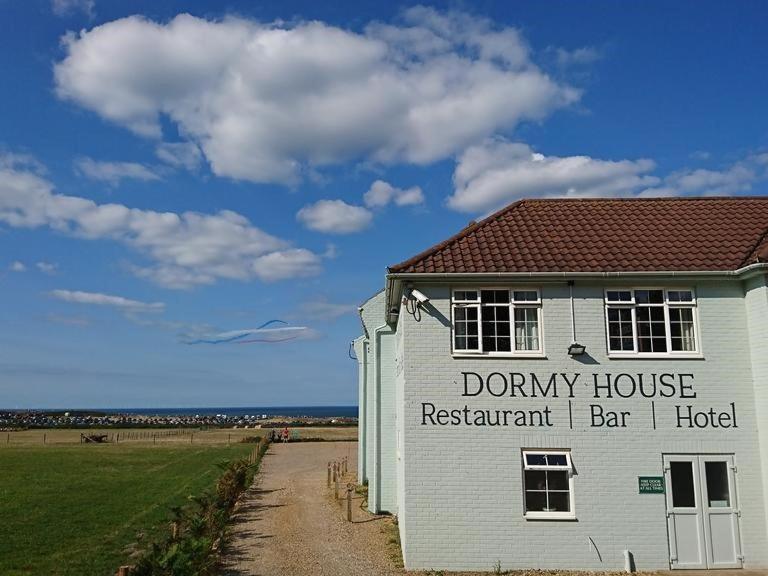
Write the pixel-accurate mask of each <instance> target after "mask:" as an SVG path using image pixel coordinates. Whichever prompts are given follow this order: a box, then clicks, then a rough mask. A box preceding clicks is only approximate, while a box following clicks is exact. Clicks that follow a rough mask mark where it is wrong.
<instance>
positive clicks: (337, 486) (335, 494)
mask: <svg viewBox="0 0 768 576" xmlns="http://www.w3.org/2000/svg"><path fill="white" fill-rule="evenodd" d="M333 485H334V486H335V488H334V496H335V498H336V500H338V499H339V479H338V478H336V480H334V483H333Z"/></svg>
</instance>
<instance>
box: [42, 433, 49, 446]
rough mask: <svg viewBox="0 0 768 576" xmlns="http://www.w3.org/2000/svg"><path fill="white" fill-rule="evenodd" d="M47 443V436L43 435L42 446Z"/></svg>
mask: <svg viewBox="0 0 768 576" xmlns="http://www.w3.org/2000/svg"><path fill="white" fill-rule="evenodd" d="M47 441H48V434H43V444H45V443H46V442H47Z"/></svg>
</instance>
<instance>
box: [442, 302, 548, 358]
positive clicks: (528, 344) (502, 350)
mask: <svg viewBox="0 0 768 576" xmlns="http://www.w3.org/2000/svg"><path fill="white" fill-rule="evenodd" d="M452 309H453V349H454V351H456V352H468V353H480V354H490V355H495V354H530V353H540V352H541V350H542V342H541V329H540V326H541V297H540V295H539V291H538V290H536V289H527V288H526V289H508V288H487V289H486V288H481V289H461V290H454V291H453V300H452Z"/></svg>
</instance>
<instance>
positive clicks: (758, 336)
mask: <svg viewBox="0 0 768 576" xmlns="http://www.w3.org/2000/svg"><path fill="white" fill-rule="evenodd" d="M746 288H747V292H746V296H745V303H746V307H747V321H748V326H749V348H750V353H751V356H752V373H753V375H754V380H755V411H756V415H757V423H758V428H759V430H758V432H759V436H760V459H761V462H762V478H763V493H764V494H765V495H766V517H765V522H766V530H768V287H766V276H763V275H761V276H757V277H755V278H752V279H750V280H749V281H747V282H746Z"/></svg>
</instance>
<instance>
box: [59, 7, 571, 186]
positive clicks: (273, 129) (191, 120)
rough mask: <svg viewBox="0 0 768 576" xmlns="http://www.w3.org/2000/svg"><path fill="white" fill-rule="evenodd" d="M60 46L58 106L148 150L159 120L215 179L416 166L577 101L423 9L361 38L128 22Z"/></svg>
mask: <svg viewBox="0 0 768 576" xmlns="http://www.w3.org/2000/svg"><path fill="white" fill-rule="evenodd" d="M63 44H64V49H65V51H66V56H65V57H64V59H63V60H61V61H60V62H58V63H57V64H56V66H55V82H56V91H57V93H58V95H59V96H60V97H61V98H64V99H67V100H70V101H73V102H76V103H77V104H79V105H80V106H83V107H85V108H87V109H90V110H93V111H95V112H96V113H97V114H99V115H100V116H102V117H103V118H106V119H108V120H110V121H112V122H115V123H118V124H121V125H123V126H126V127H127V128H129V129H130V130H132V131H134V132H135V133H137V134H140V135H143V136H145V137H150V138H160V137H161V136H162V129H161V116H163V117H165V118H167V119H168V120H169V121H170V122H172V123H173V124H175V126H176V128H177V130H178V131H179V132H180V133H182V134H183V135H184V137H185V138H188V139H190V140H192V141H193V142H195V143H196V144H197V145H199V146H200V149H201V150H202V152H203V154H204V155H205V157H206V159H207V160H208V162H209V163H210V165H211V169H212V170H213V172H214V173H215V174H217V175H221V176H227V177H231V178H236V179H245V180H251V181H255V182H280V183H295V182H296V181H297V180H298V179H300V178H301V177H303V176H304V175H307V174H311V173H312V172H313V170H314V169H315V168H316V167H322V166H324V165H329V164H335V163H340V162H345V161H350V160H351V161H355V160H362V161H366V162H373V163H394V162H410V163H416V164H426V163H430V162H433V161H435V160H439V159H443V158H446V157H449V156H451V155H453V154H455V153H456V152H458V151H460V150H462V149H464V148H465V147H466V146H468V145H469V144H471V143H473V142H477V141H478V140H480V139H482V138H484V137H487V136H489V135H492V134H495V133H498V132H500V131H502V132H503V131H509V130H512V129H513V128H514V127H515V126H516V125H517V124H519V123H520V122H522V121H526V120H539V119H542V118H544V117H546V116H547V115H548V114H550V113H551V112H552V111H553V110H556V109H558V108H561V107H564V106H568V105H569V104H571V103H573V102H575V101H577V100H578V98H579V92H578V91H577V90H575V89H573V88H571V87H569V86H567V85H563V84H559V83H558V82H556V81H555V80H553V79H552V78H551V77H549V76H548V75H547V74H545V73H544V72H543V71H542V70H541V69H540V68H538V67H537V66H536V65H535V64H534V63H533V61H532V59H531V55H530V51H529V49H528V47H527V45H526V43H525V41H524V40H523V38H522V37H521V35H520V33H519V32H518V31H517V30H516V29H514V28H504V27H499V26H497V25H495V24H493V23H492V22H491V21H490V20H488V19H484V18H476V17H473V16H469V15H467V14H463V13H458V12H447V13H444V12H438V11H436V10H434V9H432V8H424V7H416V8H411V9H409V10H407V11H406V12H405V13H404V15H403V19H402V21H401V22H400V23H399V24H397V25H386V24H382V23H377V22H373V23H371V24H369V25H368V26H367V27H366V28H365V29H364V31H363V32H361V33H357V32H353V31H349V30H345V29H341V28H338V27H335V26H331V25H327V24H325V23H323V22H317V21H314V22H300V23H298V24H295V25H287V24H285V23H281V22H278V23H272V24H265V23H260V22H256V21H253V20H246V19H243V18H235V17H229V18H225V19H223V20H218V21H214V20H204V19H201V18H196V17H193V16H190V15H187V14H182V15H179V16H177V17H176V18H174V19H173V20H171V21H170V22H167V23H156V22H153V21H150V20H147V19H144V18H142V17H139V16H132V17H128V18H122V19H120V20H115V21H113V22H108V23H106V24H103V25H101V26H97V27H95V28H93V29H91V30H86V31H82V32H80V33H77V34H74V33H71V34H69V35H67V36H66V37H65V38H64V39H63Z"/></svg>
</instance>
